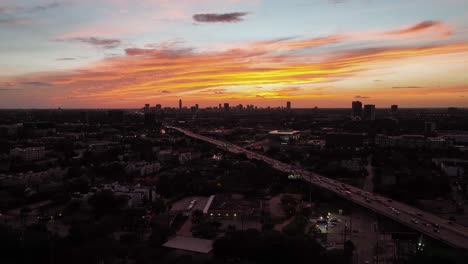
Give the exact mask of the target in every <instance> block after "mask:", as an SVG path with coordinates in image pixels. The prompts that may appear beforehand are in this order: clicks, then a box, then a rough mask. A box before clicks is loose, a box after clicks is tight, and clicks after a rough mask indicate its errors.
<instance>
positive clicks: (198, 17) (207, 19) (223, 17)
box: [192, 12, 249, 23]
mask: <svg viewBox="0 0 468 264" xmlns="http://www.w3.org/2000/svg"><path fill="white" fill-rule="evenodd" d="M248 14H249V13H247V12H234V13H224V14H215V13H209V14H195V15H193V17H192V18H193V20H195V21H196V22H201V23H235V22H240V21H243V20H244V18H243V17H244V16H246V15H248Z"/></svg>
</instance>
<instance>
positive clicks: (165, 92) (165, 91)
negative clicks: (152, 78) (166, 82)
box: [159, 90, 171, 94]
mask: <svg viewBox="0 0 468 264" xmlns="http://www.w3.org/2000/svg"><path fill="white" fill-rule="evenodd" d="M159 92H160V93H162V94H170V93H171V92H170V91H168V90H162V91H159Z"/></svg>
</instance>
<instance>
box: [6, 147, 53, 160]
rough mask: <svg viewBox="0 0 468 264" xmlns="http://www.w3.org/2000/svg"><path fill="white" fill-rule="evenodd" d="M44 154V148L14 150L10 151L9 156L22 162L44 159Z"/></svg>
mask: <svg viewBox="0 0 468 264" xmlns="http://www.w3.org/2000/svg"><path fill="white" fill-rule="evenodd" d="M45 154H46V151H45V148H44V147H31V148H14V149H12V150H10V155H11V156H13V157H18V158H20V159H21V160H24V161H34V160H40V159H43V158H44V157H45Z"/></svg>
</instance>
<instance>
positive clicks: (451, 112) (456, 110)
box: [447, 107, 458, 115]
mask: <svg viewBox="0 0 468 264" xmlns="http://www.w3.org/2000/svg"><path fill="white" fill-rule="evenodd" d="M447 112H448V113H449V114H451V115H453V114H456V113H457V112H458V108H456V107H449V108H447Z"/></svg>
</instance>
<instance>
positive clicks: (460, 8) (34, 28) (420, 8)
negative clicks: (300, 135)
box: [0, 0, 468, 108]
mask: <svg viewBox="0 0 468 264" xmlns="http://www.w3.org/2000/svg"><path fill="white" fill-rule="evenodd" d="M467 10H468V2H466V1H459V0H450V1H437V0H432V1H429V2H428V1H412V2H411V3H407V2H405V1H392V2H391V3H389V2H383V1H365V0H356V1H351V0H350V1H331V0H316V1H299V0H298V1H290V2H287V3H286V2H284V1H261V0H256V1H247V0H228V1H214V0H203V1H190V0H185V1H177V3H174V1H163V0H145V1H141V2H138V3H134V2H132V1H126V0H100V1H89V0H84V1H72V0H63V1H48V0H47V1H39V0H38V1H13V0H6V1H2V3H1V4H0V15H1V18H0V34H1V36H2V43H1V44H0V95H1V96H0V108H57V107H62V108H140V107H142V106H143V105H144V104H145V103H150V104H151V106H154V105H155V104H161V105H162V106H163V107H165V106H170V107H177V106H178V100H179V99H180V98H182V100H183V102H184V106H192V105H195V104H199V106H200V107H202V108H204V107H208V106H216V105H219V104H224V103H229V105H231V106H235V105H238V104H243V105H247V104H253V105H256V106H259V107H267V106H272V107H277V106H285V105H286V102H292V105H293V108H313V107H315V106H318V107H321V108H349V107H350V104H351V101H363V102H365V104H372V105H376V107H377V108H390V106H391V105H392V104H398V106H399V107H401V108H412V107H415V108H416V107H466V106H467V105H468V79H467V77H466V70H467V66H466V59H467V58H468V27H467V26H466V25H468V14H467V12H468V11H467Z"/></svg>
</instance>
